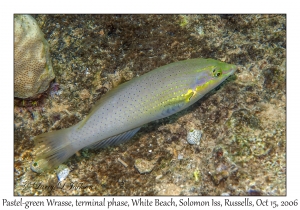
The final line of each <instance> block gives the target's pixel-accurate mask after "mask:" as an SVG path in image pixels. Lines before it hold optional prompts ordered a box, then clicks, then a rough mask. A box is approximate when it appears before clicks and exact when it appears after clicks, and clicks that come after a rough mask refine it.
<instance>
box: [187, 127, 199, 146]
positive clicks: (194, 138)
mask: <svg viewBox="0 0 300 210" xmlns="http://www.w3.org/2000/svg"><path fill="white" fill-rule="evenodd" d="M201 135H202V133H201V131H200V130H196V129H190V130H189V131H188V132H187V141H188V142H189V143H190V144H197V145H199V144H200V139H201Z"/></svg>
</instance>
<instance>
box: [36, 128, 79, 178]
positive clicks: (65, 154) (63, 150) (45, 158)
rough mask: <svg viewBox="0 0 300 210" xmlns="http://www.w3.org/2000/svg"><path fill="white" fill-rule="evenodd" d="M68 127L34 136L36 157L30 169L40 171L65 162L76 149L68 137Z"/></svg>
mask: <svg viewBox="0 0 300 210" xmlns="http://www.w3.org/2000/svg"><path fill="white" fill-rule="evenodd" d="M68 133H69V129H63V130H59V131H54V132H49V133H43V134H41V135H38V136H36V137H34V143H35V148H36V158H35V160H34V161H33V162H32V164H31V170H33V171H34V172H37V173H42V172H44V171H46V170H49V169H52V168H54V167H56V166H58V165H59V164H61V163H63V162H65V161H66V160H67V159H68V158H69V157H71V156H72V155H73V154H74V153H75V152H76V151H74V148H73V147H72V145H71V141H70V140H69V139H68Z"/></svg>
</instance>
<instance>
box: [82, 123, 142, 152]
mask: <svg viewBox="0 0 300 210" xmlns="http://www.w3.org/2000/svg"><path fill="white" fill-rule="evenodd" d="M138 130H140V127H139V128H135V129H132V130H129V131H126V132H124V133H121V134H119V135H116V136H112V137H109V138H107V139H102V140H100V141H98V142H95V143H93V144H91V145H89V146H87V147H86V148H89V149H100V148H103V147H108V146H114V145H118V144H122V143H124V142H126V141H127V140H129V139H131V137H133V136H134V134H136V132H138Z"/></svg>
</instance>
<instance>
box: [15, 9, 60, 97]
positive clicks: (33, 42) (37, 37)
mask: <svg viewBox="0 0 300 210" xmlns="http://www.w3.org/2000/svg"><path fill="white" fill-rule="evenodd" d="M54 77H55V75H54V72H53V69H52V64H51V57H50V53H49V45H48V42H47V41H46V40H45V38H44V34H43V32H42V31H41V29H40V28H39V26H38V24H37V22H36V21H35V19H34V18H33V17H31V16H30V15H15V17H14V96H15V97H18V98H29V97H35V96H37V95H38V94H39V93H42V92H44V91H45V90H46V89H47V88H48V87H49V83H50V82H51V80H53V79H54Z"/></svg>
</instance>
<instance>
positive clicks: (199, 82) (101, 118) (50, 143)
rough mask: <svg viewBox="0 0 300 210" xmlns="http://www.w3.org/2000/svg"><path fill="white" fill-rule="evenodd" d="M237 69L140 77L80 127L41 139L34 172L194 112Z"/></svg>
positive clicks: (212, 66) (183, 69)
mask: <svg viewBox="0 0 300 210" xmlns="http://www.w3.org/2000/svg"><path fill="white" fill-rule="evenodd" d="M235 70H236V66H235V65H231V64H227V63H224V62H221V61H217V60H213V59H202V58H199V59H190V60H185V61H179V62H175V63H171V64H168V65H165V66H162V67H159V68H157V69H155V70H152V71H150V72H148V73H146V74H144V75H142V76H140V77H135V78H133V79H132V80H130V81H128V82H126V83H124V84H121V85H119V86H118V87H117V88H115V89H113V90H111V91H109V92H108V93H107V94H106V95H105V96H103V97H102V98H101V99H100V100H99V101H98V102H97V103H96V104H95V106H94V108H93V109H92V111H91V113H90V114H89V115H88V116H87V117H86V118H85V119H84V120H82V121H81V122H79V123H78V124H76V125H73V126H71V127H70V128H67V129H62V130H59V131H54V132H49V133H44V134H41V135H39V136H36V137H35V138H34V141H35V144H36V151H37V155H36V158H35V160H34V161H33V163H32V165H31V169H32V170H33V171H35V172H38V173H41V172H44V171H45V170H47V169H52V168H53V167H56V166H58V165H59V164H61V163H63V162H64V161H66V160H67V159H68V158H69V157H70V156H72V155H73V154H74V153H75V152H77V151H79V150H81V149H82V148H86V147H89V148H101V147H105V146H113V145H117V144H120V143H123V142H125V141H126V140H128V139H130V138H131V137H132V136H133V135H134V134H135V133H136V132H137V131H138V130H139V128H140V127H141V126H143V125H144V124H146V123H149V122H151V121H154V120H158V119H161V118H164V117H168V116H170V115H172V114H174V113H176V112H179V111H181V110H183V109H185V108H187V107H189V106H190V105H192V104H193V103H195V102H196V101H197V100H199V99H200V98H202V97H203V96H204V95H205V94H206V93H208V92H209V91H210V90H212V89H214V88H215V87H217V86H218V85H219V84H220V83H222V82H223V81H224V80H225V79H226V78H227V77H229V76H230V75H232V74H233V73H234V72H235Z"/></svg>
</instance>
